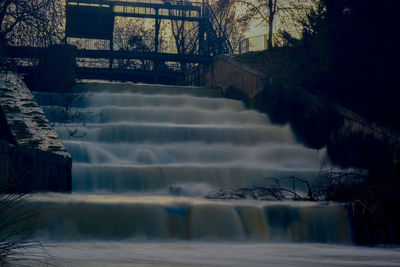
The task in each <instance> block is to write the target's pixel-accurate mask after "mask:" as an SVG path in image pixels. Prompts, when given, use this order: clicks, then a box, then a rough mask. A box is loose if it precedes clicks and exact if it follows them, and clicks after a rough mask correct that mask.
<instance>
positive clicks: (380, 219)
mask: <svg viewBox="0 0 400 267" xmlns="http://www.w3.org/2000/svg"><path fill="white" fill-rule="evenodd" d="M298 49H299V48H297V47H284V48H275V49H272V50H269V51H262V52H254V53H249V54H245V55H239V56H235V57H229V56H221V57H219V58H217V59H216V60H215V62H214V64H213V65H211V66H207V67H206V68H205V69H203V73H202V75H198V76H201V77H204V80H203V81H200V82H203V83H204V84H207V85H208V86H211V87H219V88H221V90H222V92H223V94H224V96H225V97H228V98H234V99H240V100H242V101H243V102H244V103H245V104H246V105H247V106H248V107H251V108H253V109H256V110H259V111H261V112H264V113H267V114H268V117H269V118H270V120H271V122H273V123H275V124H279V125H285V124H290V127H291V129H292V130H293V132H294V133H295V135H296V138H297V140H298V141H300V142H301V143H303V144H304V145H306V146H307V147H310V148H315V149H321V148H324V147H327V152H328V156H329V161H331V162H332V163H334V164H335V165H336V166H337V168H336V169H334V170H333V169H330V168H327V167H326V166H325V165H322V166H321V174H320V179H318V180H319V184H318V185H314V187H316V189H314V190H316V191H319V192H318V193H320V194H323V195H325V199H327V200H332V201H339V202H346V203H349V206H348V208H349V216H350V217H352V222H353V223H354V229H357V231H359V232H358V233H357V234H356V236H359V237H361V239H358V240H357V243H360V244H376V243H399V242H400V231H398V230H396V229H399V227H396V225H400V219H399V218H398V216H397V212H396V203H398V202H399V200H400V195H399V193H398V192H399V191H400V185H399V181H400V178H399V176H400V175H399V174H400V172H399V170H400V167H399V166H400V165H399V160H400V142H399V140H400V135H399V134H398V133H397V132H396V131H394V130H393V129H389V128H387V127H382V126H381V125H379V121H375V120H373V118H372V117H365V116H361V115H360V114H357V113H356V112H355V110H352V109H350V108H349V107H348V106H343V105H341V104H342V103H341V102H340V101H339V100H338V99H337V98H334V97H330V96H329V95H327V94H322V93H321V92H320V91H321V90H320V91H318V90H316V89H315V88H310V87H306V86H305V84H304V83H302V82H299V80H301V81H306V80H307V79H311V78H312V77H308V76H304V75H305V73H312V74H313V75H314V74H315V73H313V72H312V71H311V70H308V71H303V72H300V73H296V72H295V71H294V70H295V69H299V68H300V66H299V65H301V64H304V67H303V68H310V66H309V65H307V64H306V62H305V61H304V60H303V61H302V56H304V54H301V53H300V51H298ZM311 66H312V65H311ZM250 80H251V81H253V82H251V83H248V82H245V81H250Z"/></svg>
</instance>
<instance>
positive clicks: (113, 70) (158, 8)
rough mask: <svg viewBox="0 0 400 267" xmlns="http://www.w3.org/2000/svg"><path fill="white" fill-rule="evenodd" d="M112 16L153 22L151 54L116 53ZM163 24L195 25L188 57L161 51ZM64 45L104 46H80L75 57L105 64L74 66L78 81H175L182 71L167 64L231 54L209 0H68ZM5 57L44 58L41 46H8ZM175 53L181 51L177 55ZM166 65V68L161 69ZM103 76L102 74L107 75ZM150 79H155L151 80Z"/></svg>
mask: <svg viewBox="0 0 400 267" xmlns="http://www.w3.org/2000/svg"><path fill="white" fill-rule="evenodd" d="M116 17H133V18H146V19H153V20H154V48H153V50H152V51H135V50H115V49H114V22H115V18H116ZM161 20H169V21H171V22H172V21H180V22H182V23H185V22H186V21H187V22H191V23H196V25H197V28H196V29H197V40H196V43H197V45H196V49H195V51H194V52H192V53H190V54H184V53H182V52H181V53H164V52H160V47H159V46H160V24H161ZM65 35H66V42H67V43H71V40H74V39H94V40H105V41H107V42H108V44H109V47H108V49H104V48H102V49H94V48H93V47H83V48H82V47H81V48H79V49H78V50H77V53H76V58H77V59H78V60H79V59H82V60H85V59H89V60H103V62H104V61H106V62H109V64H108V66H104V64H103V65H102V66H92V67H88V66H78V68H77V74H78V78H99V77H103V78H104V77H108V78H109V79H116V80H132V81H142V82H143V81H144V82H151V81H152V79H153V78H155V81H154V82H160V79H161V81H162V80H163V77H164V78H166V79H167V80H168V79H169V80H170V81H169V82H168V83H174V81H176V80H178V79H179V78H180V77H183V73H182V70H179V69H176V68H175V69H174V68H172V67H170V66H169V65H168V64H167V65H166V64H165V63H166V62H168V63H169V64H170V63H174V62H175V63H178V64H181V66H182V64H188V63H191V64H195V65H199V64H207V63H209V62H210V61H211V59H212V56H215V55H218V54H228V53H232V47H231V45H230V43H229V40H228V38H227V37H226V35H225V33H224V31H223V29H222V27H221V25H220V22H219V21H218V18H217V16H216V15H215V13H214V12H213V9H212V8H211V7H210V4H209V3H208V1H207V0H202V1H201V2H198V1H189V0H67V1H66V27H65ZM7 50H8V51H9V55H10V56H11V57H14V58H20V59H40V58H41V57H42V56H43V55H45V54H46V48H42V47H15V46H9V47H7ZM178 52H179V51H178ZM116 60H141V61H143V60H146V61H151V62H152V67H151V69H129V68H121V67H120V66H115V64H113V63H115V62H116ZM160 66H164V67H160ZM19 69H20V71H22V72H31V71H32V69H33V67H32V66H22V65H21V66H19ZM105 75H106V76H105ZM153 80H154V79H153Z"/></svg>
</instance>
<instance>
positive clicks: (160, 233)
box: [32, 83, 351, 266]
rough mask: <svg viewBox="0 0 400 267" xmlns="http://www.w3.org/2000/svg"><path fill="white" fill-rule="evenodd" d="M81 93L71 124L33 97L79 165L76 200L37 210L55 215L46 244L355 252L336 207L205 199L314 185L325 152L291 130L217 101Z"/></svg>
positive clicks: (102, 86)
mask: <svg viewBox="0 0 400 267" xmlns="http://www.w3.org/2000/svg"><path fill="white" fill-rule="evenodd" d="M80 86H81V87H83V88H85V89H86V90H87V93H85V94H84V95H83V97H75V98H72V99H73V100H72V101H71V100H70V102H69V103H68V105H70V108H69V114H66V113H65V109H64V108H62V107H61V106H62V105H63V104H64V101H65V96H61V95H57V94H54V93H36V94H35V96H36V98H37V100H38V102H39V103H40V104H41V105H42V107H43V109H44V111H45V113H46V114H47V116H48V117H49V119H50V120H51V121H53V122H54V123H55V129H56V131H57V133H58V134H59V136H60V138H61V139H62V140H63V142H64V144H65V146H66V147H67V149H68V151H69V152H70V153H71V155H72V157H73V170H72V176H73V181H72V187H73V192H72V193H71V194H42V195H39V196H37V197H36V198H35V199H34V200H32V204H33V205H34V206H35V207H39V208H40V207H46V208H47V209H49V210H50V212H46V213H43V214H42V215H41V218H40V220H41V222H42V224H43V228H42V229H41V230H40V231H39V232H38V236H40V237H44V238H48V239H50V240H57V242H59V241H62V242H76V241H79V242H83V241H85V242H89V241H90V242H92V243H91V244H98V242H105V241H107V242H110V241H115V240H121V241H123V242H128V240H129V244H130V245H132V244H137V243H135V242H143V240H147V241H146V242H160V241H162V242H166V241H168V242H177V241H178V240H191V241H192V242H193V241H196V242H200V241H207V242H211V243H210V246H213V245H212V244H214V245H215V246H216V247H217V246H218V244H220V243H218V242H221V241H224V242H225V241H238V240H240V241H242V242H243V241H245V242H263V243H264V242H282V241H284V242H322V243H340V244H347V243H351V233H350V229H349V222H348V219H347V215H346V211H345V209H344V208H343V207H341V206H338V205H328V204H315V203H308V202H268V201H251V200H241V201H239V200H232V201H221V200H218V201H217V200H208V199H205V198H203V196H205V195H206V194H207V193H209V192H211V191H214V190H217V189H221V188H232V189H236V188H240V187H249V186H257V185H263V184H265V182H266V180H265V178H266V177H275V178H278V179H279V178H284V177H288V176H296V177H299V178H302V179H305V180H310V179H312V178H313V177H315V176H316V175H317V174H318V170H319V168H320V163H321V160H322V159H323V157H324V154H325V152H324V151H316V150H312V149H307V148H305V147H304V146H302V145H300V144H299V143H297V142H296V141H295V137H294V136H293V134H292V132H291V130H290V127H289V126H284V127H281V126H275V125H272V124H270V123H269V121H268V118H267V117H266V116H265V115H264V114H260V113H258V112H256V111H252V110H248V109H246V108H245V107H244V106H243V104H242V103H241V102H239V101H234V100H229V99H224V98H218V97H215V95H216V91H215V90H208V89H199V88H184V87H164V86H150V85H131V84H118V83H114V84H110V83H87V84H81V85H80ZM66 118H69V119H71V120H70V122H69V123H62V121H64V120H65V119H66ZM284 182H285V180H282V183H284ZM132 242H133V243H132ZM71 244H72V243H71ZM102 244H106V243H102ZM107 244H108V243H107ZM149 244H153V243H149ZM174 244H176V243H174ZM190 244H192V243H190ZM200 244H203V243H200ZM66 246H67V247H68V245H66ZM88 246H89V247H90V246H91V245H88ZM113 246H118V245H115V244H114V245H113ZM127 246H128V245H127ZM136 249H138V248H137V247H136ZM67 250H68V249H67ZM200 251H201V250H200ZM128 254H129V253H128ZM218 266H219V265H218Z"/></svg>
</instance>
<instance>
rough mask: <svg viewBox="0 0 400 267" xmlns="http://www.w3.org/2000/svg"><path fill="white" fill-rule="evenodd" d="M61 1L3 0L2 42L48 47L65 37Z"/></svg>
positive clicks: (0, 5) (0, 14)
mask: <svg viewBox="0 0 400 267" xmlns="http://www.w3.org/2000/svg"><path fill="white" fill-rule="evenodd" d="M62 6H63V1H62V0H2V1H0V42H1V43H3V44H14V45H33V46H47V45H50V44H53V43H57V42H61V40H62V38H63V27H62V24H63V8H62Z"/></svg>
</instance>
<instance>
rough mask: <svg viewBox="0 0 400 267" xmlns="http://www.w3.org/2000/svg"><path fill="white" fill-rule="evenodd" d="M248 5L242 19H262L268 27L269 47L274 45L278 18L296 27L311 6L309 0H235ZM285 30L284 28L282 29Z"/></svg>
mask: <svg viewBox="0 0 400 267" xmlns="http://www.w3.org/2000/svg"><path fill="white" fill-rule="evenodd" d="M235 1H236V2H237V3H240V4H242V5H244V6H245V7H246V11H245V13H244V15H243V16H242V18H241V21H243V22H246V21H249V20H250V21H252V20H253V21H254V20H255V19H261V21H263V22H264V23H265V25H266V27H267V29H268V40H267V42H268V48H272V47H273V46H274V34H275V32H276V31H275V27H276V20H277V18H279V21H280V22H281V24H282V27H283V28H285V29H286V31H287V30H288V29H291V28H295V27H298V25H299V20H300V19H301V18H302V17H303V16H305V15H306V13H307V11H308V9H309V8H310V5H311V2H310V1H309V0H235ZM282 30H283V29H282Z"/></svg>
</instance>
